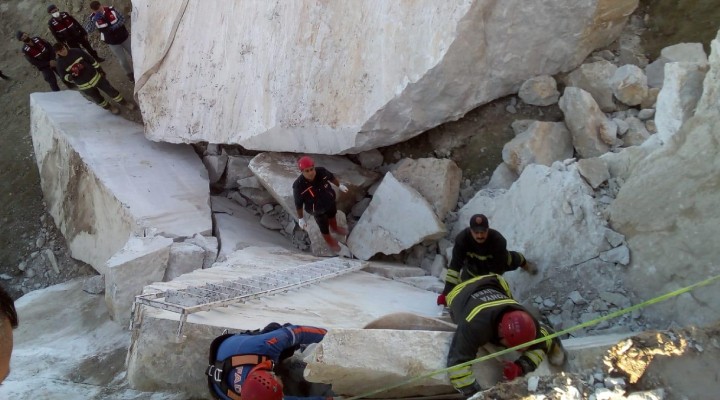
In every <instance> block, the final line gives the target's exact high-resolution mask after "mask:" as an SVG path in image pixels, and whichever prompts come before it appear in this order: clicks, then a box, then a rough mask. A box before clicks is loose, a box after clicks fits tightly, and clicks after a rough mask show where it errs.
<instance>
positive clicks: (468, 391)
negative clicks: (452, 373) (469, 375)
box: [458, 381, 482, 399]
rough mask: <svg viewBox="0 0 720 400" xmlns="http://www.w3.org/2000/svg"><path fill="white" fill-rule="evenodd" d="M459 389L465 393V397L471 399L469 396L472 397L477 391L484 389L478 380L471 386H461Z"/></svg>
mask: <svg viewBox="0 0 720 400" xmlns="http://www.w3.org/2000/svg"><path fill="white" fill-rule="evenodd" d="M458 390H459V391H460V393H461V394H462V395H463V398H465V399H469V398H471V397H472V396H473V395H474V394H475V393H477V392H479V391H480V390H482V388H481V387H480V384H479V383H477V381H475V382H473V384H472V385H470V386H465V387H464V388H460V389H458Z"/></svg>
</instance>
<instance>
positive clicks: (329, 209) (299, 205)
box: [293, 156, 348, 253]
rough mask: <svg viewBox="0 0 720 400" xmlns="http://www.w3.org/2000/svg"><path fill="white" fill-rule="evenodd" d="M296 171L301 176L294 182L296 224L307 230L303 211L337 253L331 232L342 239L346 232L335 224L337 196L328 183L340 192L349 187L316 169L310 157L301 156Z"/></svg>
mask: <svg viewBox="0 0 720 400" xmlns="http://www.w3.org/2000/svg"><path fill="white" fill-rule="evenodd" d="M298 168H299V169H300V172H301V174H300V176H299V177H298V178H297V179H296V180H295V182H293V197H294V199H295V208H296V209H297V216H298V225H299V226H300V229H303V230H305V229H307V221H305V215H304V212H303V208H304V209H305V211H307V212H308V214H310V215H312V216H313V217H315V222H317V224H318V227H319V228H320V233H321V234H322V237H323V239H325V242H326V243H327V245H328V246H329V247H330V250H332V251H334V252H336V253H337V252H339V251H340V245H339V244H338V242H337V240H335V238H334V237H332V235H331V234H330V229H332V231H333V232H335V233H337V234H339V235H343V236H344V235H347V230H346V229H345V228H343V227H340V226H338V224H337V218H336V215H337V206H336V204H335V197H336V194H335V190H334V189H333V188H332V186H330V184H331V183H332V184H333V185H335V186H337V188H338V189H339V190H340V191H341V192H343V193H346V192H347V191H348V188H347V186H345V185H343V184H341V183H340V181H339V180H338V179H337V177H335V175H333V173H332V172H330V171H328V170H327V169H325V168H323V167H316V166H315V161H313V159H312V158H310V157H309V156H303V157H300V159H299V160H298Z"/></svg>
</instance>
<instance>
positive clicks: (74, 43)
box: [65, 36, 100, 60]
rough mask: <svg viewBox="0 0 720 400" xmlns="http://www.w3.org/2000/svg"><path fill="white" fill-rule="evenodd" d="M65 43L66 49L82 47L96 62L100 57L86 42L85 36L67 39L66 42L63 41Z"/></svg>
mask: <svg viewBox="0 0 720 400" xmlns="http://www.w3.org/2000/svg"><path fill="white" fill-rule="evenodd" d="M65 43H66V44H67V46H68V47H72V48H76V49H79V48H80V46H82V47H84V48H85V50H87V52H88V54H90V55H91V56H92V57H93V58H94V59H95V60H97V59H98V57H100V56H99V55H98V53H97V51H95V49H93V48H92V45H90V42H89V41H88V40H87V37H86V36H81V37H79V38H78V37H75V38H72V39H68V40H67V41H65Z"/></svg>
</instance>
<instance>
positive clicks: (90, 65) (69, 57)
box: [53, 43, 136, 114]
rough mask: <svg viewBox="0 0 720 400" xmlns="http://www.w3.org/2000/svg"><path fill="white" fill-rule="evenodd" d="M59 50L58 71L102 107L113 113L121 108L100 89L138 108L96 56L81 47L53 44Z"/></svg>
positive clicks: (114, 99) (119, 100) (131, 107)
mask: <svg viewBox="0 0 720 400" xmlns="http://www.w3.org/2000/svg"><path fill="white" fill-rule="evenodd" d="M53 47H54V48H55V51H56V52H57V71H58V73H59V74H60V75H61V76H62V77H63V79H64V80H65V81H67V82H72V83H74V84H75V85H77V87H78V89H80V90H82V91H83V93H84V94H86V95H87V96H88V97H90V98H91V99H92V100H93V101H94V102H95V103H97V104H98V105H100V107H102V108H104V109H106V110H109V111H110V112H111V113H113V114H119V113H120V109H118V108H117V107H115V106H114V105H113V104H112V103H110V102H109V101H107V100H106V99H105V98H104V97H103V96H102V94H100V90H102V91H103V92H105V94H107V95H108V96H110V98H111V99H112V101H114V102H116V103H118V104H120V105H122V106H125V107H126V108H128V109H129V110H134V109H135V108H136V106H135V104H134V103H132V102H130V101H127V100H125V99H124V98H123V96H122V95H121V94H120V92H119V91H118V90H117V89H115V88H114V87H113V86H112V85H111V84H110V82H108V80H107V79H105V72H104V71H103V70H102V68H101V67H100V63H98V62H97V61H96V60H95V59H94V58H92V57H90V55H89V54H88V53H86V52H84V51H82V50H80V49H68V48H67V46H65V45H64V44H62V43H55V45H54V46H53Z"/></svg>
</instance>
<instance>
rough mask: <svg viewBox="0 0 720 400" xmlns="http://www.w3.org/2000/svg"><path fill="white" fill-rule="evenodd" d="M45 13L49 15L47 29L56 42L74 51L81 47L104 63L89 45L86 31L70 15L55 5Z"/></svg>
mask: <svg viewBox="0 0 720 400" xmlns="http://www.w3.org/2000/svg"><path fill="white" fill-rule="evenodd" d="M47 11H48V14H50V20H49V21H48V28H49V29H50V33H52V35H53V36H54V37H55V39H56V40H57V41H58V42H62V43H65V45H67V47H72V48H76V49H79V48H80V46H82V47H84V48H85V50H86V51H87V52H88V54H90V55H91V56H92V57H93V58H94V59H96V60H97V61H98V62H103V61H105V59H104V58H102V57H100V56H99V55H98V53H97V52H96V51H95V49H93V48H92V45H90V42H89V41H88V33H87V31H86V30H85V28H83V27H82V25H80V23H79V22H78V21H77V20H76V19H75V18H74V17H73V16H72V15H70V14H68V13H67V12H65V11H62V12H61V11H60V10H59V9H58V8H57V6H56V5H55V4H50V5H49V6H48V8H47Z"/></svg>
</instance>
